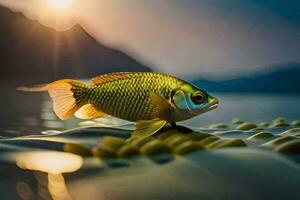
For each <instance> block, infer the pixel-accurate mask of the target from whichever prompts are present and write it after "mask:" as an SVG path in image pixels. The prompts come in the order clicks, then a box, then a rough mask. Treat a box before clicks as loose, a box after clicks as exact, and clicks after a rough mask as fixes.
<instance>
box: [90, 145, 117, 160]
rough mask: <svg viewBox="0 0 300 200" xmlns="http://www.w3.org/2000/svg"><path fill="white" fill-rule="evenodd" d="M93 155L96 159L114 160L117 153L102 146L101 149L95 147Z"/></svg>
mask: <svg viewBox="0 0 300 200" xmlns="http://www.w3.org/2000/svg"><path fill="white" fill-rule="evenodd" d="M92 153H93V155H94V156H96V157H100V158H114V157H116V152H115V151H114V150H113V149H110V148H109V147H105V146H101V147H94V148H93V149H92Z"/></svg>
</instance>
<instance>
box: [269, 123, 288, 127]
mask: <svg viewBox="0 0 300 200" xmlns="http://www.w3.org/2000/svg"><path fill="white" fill-rule="evenodd" d="M287 126H289V124H287V123H286V122H278V123H274V124H272V125H271V126H270V127H271V128H277V127H287Z"/></svg>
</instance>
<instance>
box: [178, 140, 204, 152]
mask: <svg viewBox="0 0 300 200" xmlns="http://www.w3.org/2000/svg"><path fill="white" fill-rule="evenodd" d="M200 149H204V148H203V146H201V145H199V144H197V143H196V142H194V141H186V142H184V143H182V144H180V145H179V146H177V147H176V148H175V150H174V152H175V153H176V154H179V155H184V154H187V153H190V152H192V151H196V150H200Z"/></svg>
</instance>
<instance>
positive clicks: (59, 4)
mask: <svg viewBox="0 0 300 200" xmlns="http://www.w3.org/2000/svg"><path fill="white" fill-rule="evenodd" d="M72 3H73V0H47V4H48V7H49V8H50V9H54V10H65V9H68V8H70V7H71V6H72Z"/></svg>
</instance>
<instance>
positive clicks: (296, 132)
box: [281, 128, 300, 136]
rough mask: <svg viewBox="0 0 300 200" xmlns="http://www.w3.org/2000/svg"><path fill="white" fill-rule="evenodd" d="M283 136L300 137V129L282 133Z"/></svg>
mask: <svg viewBox="0 0 300 200" xmlns="http://www.w3.org/2000/svg"><path fill="white" fill-rule="evenodd" d="M281 135H283V136H299V135H300V128H293V129H290V130H287V131H285V132H283V133H281Z"/></svg>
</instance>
